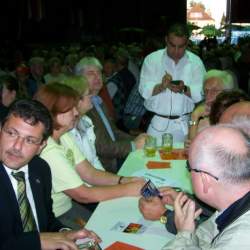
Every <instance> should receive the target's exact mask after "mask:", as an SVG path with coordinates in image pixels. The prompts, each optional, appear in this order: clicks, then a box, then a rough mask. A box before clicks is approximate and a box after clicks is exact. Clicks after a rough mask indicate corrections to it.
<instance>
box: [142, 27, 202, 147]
mask: <svg viewBox="0 0 250 250" xmlns="http://www.w3.org/2000/svg"><path fill="white" fill-rule="evenodd" d="M188 38H189V31H188V28H187V26H186V25H183V24H174V25H172V26H171V27H170V28H169V30H168V32H167V35H166V37H165V41H166V48H165V49H161V50H158V51H155V52H153V53H151V54H150V55H148V56H147V57H146V58H145V60H144V63H143V66H142V70H141V76H140V85H139V92H140V93H141V95H142V96H143V98H144V99H145V107H146V108H147V110H148V111H149V112H150V113H151V114H152V115H153V119H152V120H151V122H150V125H149V127H148V131H147V133H148V134H150V135H152V136H155V137H157V143H158V144H161V136H162V134H164V133H172V134H173V138H174V142H184V139H185V136H186V135H187V132H188V121H189V114H190V113H191V112H192V110H193V108H194V104H195V103H197V102H199V101H200V100H201V99H202V95H201V94H202V82H203V77H204V74H205V68H204V65H203V63H202V61H201V59H200V58H199V57H198V56H196V55H195V54H193V53H192V52H190V51H188V50H186V48H187V45H188Z"/></svg>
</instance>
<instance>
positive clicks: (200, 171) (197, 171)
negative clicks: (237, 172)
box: [186, 161, 219, 181]
mask: <svg viewBox="0 0 250 250" xmlns="http://www.w3.org/2000/svg"><path fill="white" fill-rule="evenodd" d="M186 168H187V170H188V171H189V172H191V171H194V172H196V173H204V174H207V175H210V176H211V177H213V178H214V179H215V180H216V181H218V180H219V178H218V177H216V176H214V175H212V174H210V173H209V172H207V171H204V170H200V169H197V168H191V166H190V164H189V161H187V162H186Z"/></svg>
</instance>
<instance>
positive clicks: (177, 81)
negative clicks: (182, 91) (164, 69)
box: [171, 80, 181, 85]
mask: <svg viewBox="0 0 250 250" xmlns="http://www.w3.org/2000/svg"><path fill="white" fill-rule="evenodd" d="M180 83H181V81H180V80H175V81H171V84H173V85H180Z"/></svg>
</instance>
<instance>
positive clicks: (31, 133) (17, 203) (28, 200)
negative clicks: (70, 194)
mask: <svg viewBox="0 0 250 250" xmlns="http://www.w3.org/2000/svg"><path fill="white" fill-rule="evenodd" d="M51 132H52V118H51V117H50V115H49V112H48V110H47V109H46V108H45V107H44V106H43V105H42V104H41V103H39V102H37V101H27V100H20V101H17V102H16V103H14V104H13V105H12V106H11V108H10V111H9V113H8V115H7V117H6V119H5V120H4V121H3V122H2V127H1V131H0V160H1V163H0V183H1V189H0V204H1V206H0V220H1V225H0V231H1V234H0V249H1V250H17V249H25V250H40V249H43V250H56V249H69V250H77V249H78V248H77V246H76V244H75V243H74V241H75V240H76V239H78V238H84V237H86V236H87V237H91V238H95V239H97V238H96V236H95V235H94V234H93V233H90V232H89V231H87V230H81V231H70V232H69V231H68V232H60V233H59V232H58V231H59V230H62V229H63V225H62V224H61V223H60V222H59V221H58V220H57V219H56V218H55V216H54V213H53V212H52V200H51V172H50V168H49V166H48V164H47V163H46V162H45V161H44V160H42V159H41V158H39V157H38V156H37V154H39V152H40V151H41V149H42V148H43V147H44V146H45V145H46V141H47V138H48V136H49V135H50V134H51ZM56 231H57V233H45V232H56Z"/></svg>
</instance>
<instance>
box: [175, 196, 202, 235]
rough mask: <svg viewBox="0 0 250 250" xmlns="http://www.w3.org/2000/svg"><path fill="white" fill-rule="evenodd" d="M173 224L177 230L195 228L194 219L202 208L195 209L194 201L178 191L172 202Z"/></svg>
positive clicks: (191, 229) (192, 229) (190, 230)
mask: <svg viewBox="0 0 250 250" xmlns="http://www.w3.org/2000/svg"><path fill="white" fill-rule="evenodd" d="M174 212H175V218H174V221H175V226H176V229H177V231H189V232H193V231H194V230H195V219H196V218H197V217H198V216H199V215H200V214H201V212H202V210H201V209H198V210H197V211H195V203H194V201H192V200H191V199H189V198H188V197H187V196H186V195H185V194H183V193H182V192H181V193H179V194H178V195H177V197H176V199H175V202H174Z"/></svg>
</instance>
